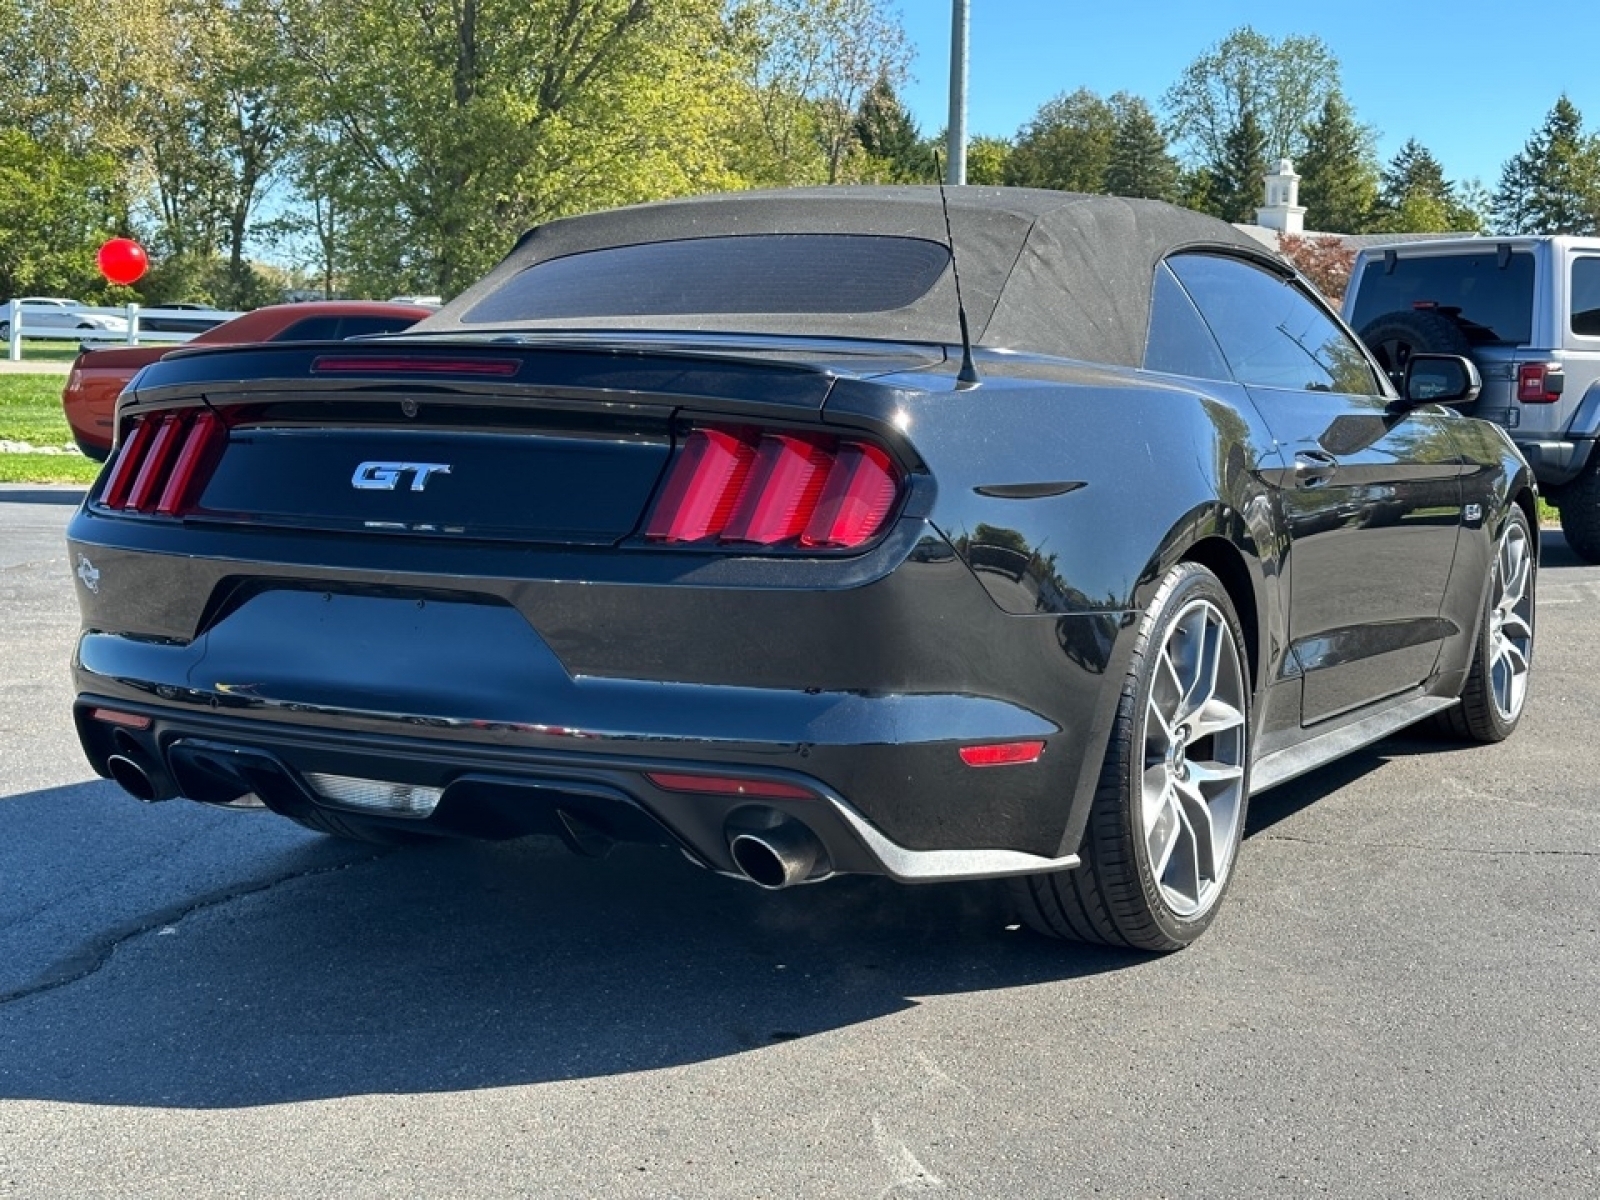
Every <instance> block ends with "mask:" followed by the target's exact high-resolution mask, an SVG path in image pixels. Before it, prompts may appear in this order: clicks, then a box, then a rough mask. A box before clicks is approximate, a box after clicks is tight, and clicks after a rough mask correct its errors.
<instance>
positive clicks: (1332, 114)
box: [1296, 92, 1378, 233]
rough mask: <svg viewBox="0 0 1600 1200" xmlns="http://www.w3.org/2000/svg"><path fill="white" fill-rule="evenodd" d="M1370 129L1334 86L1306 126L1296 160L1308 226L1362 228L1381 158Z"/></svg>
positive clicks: (1371, 204) (1345, 230)
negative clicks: (1304, 142)
mask: <svg viewBox="0 0 1600 1200" xmlns="http://www.w3.org/2000/svg"><path fill="white" fill-rule="evenodd" d="M1372 141H1373V138H1372V131H1371V130H1369V129H1367V128H1365V127H1363V126H1361V125H1358V124H1356V120H1355V114H1354V113H1353V112H1352V111H1351V109H1350V103H1349V101H1347V100H1346V99H1345V98H1344V96H1343V95H1342V94H1340V93H1339V92H1334V93H1332V94H1330V95H1329V96H1328V98H1327V99H1326V100H1325V101H1323V105H1322V112H1321V113H1320V114H1319V115H1318V117H1317V120H1316V121H1315V123H1313V124H1312V126H1311V128H1310V129H1309V130H1307V132H1306V148H1305V152H1304V153H1303V154H1302V155H1301V157H1300V161H1299V162H1298V163H1297V164H1296V165H1297V167H1298V168H1299V171H1300V203H1302V204H1304V205H1305V206H1306V218H1305V223H1306V228H1307V229H1318V230H1321V231H1323V232H1325V233H1360V232H1362V231H1363V230H1364V229H1366V228H1367V225H1368V223H1369V222H1370V221H1371V220H1372V210H1373V207H1374V206H1375V205H1376V204H1377V202H1378V162H1377V157H1376V155H1374V154H1373V151H1372Z"/></svg>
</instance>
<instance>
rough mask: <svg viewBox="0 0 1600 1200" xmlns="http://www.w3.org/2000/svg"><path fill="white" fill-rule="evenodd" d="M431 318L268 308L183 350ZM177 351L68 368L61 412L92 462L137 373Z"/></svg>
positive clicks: (407, 312)
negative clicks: (163, 356)
mask: <svg viewBox="0 0 1600 1200" xmlns="http://www.w3.org/2000/svg"><path fill="white" fill-rule="evenodd" d="M432 312H433V309H432V308H431V307H427V306H424V305H420V304H395V303H390V302H385V301H379V300H308V301H305V302H303V303H300V304H272V305H268V306H267V307H266V308H258V309H256V310H255V311H254V312H247V313H245V314H244V315H243V316H239V317H235V318H234V319H233V320H231V321H224V322H222V324H220V325H214V326H212V327H211V328H210V329H207V330H205V331H204V332H202V333H198V334H196V335H195V336H194V337H193V338H191V339H190V340H189V341H187V342H184V343H183V345H185V346H219V345H242V344H245V343H249V342H324V341H340V340H343V339H344V338H348V337H357V336H360V335H363V334H372V333H393V332H395V331H396V330H400V329H405V328H407V327H408V326H410V325H413V324H415V323H416V322H417V321H420V320H422V318H423V317H426V316H429V315H430V314H431V313H432ZM177 348H178V347H176V346H174V345H173V344H172V343H170V342H164V343H161V344H159V345H154V346H119V347H114V348H110V349H104V350H85V351H83V353H81V354H79V355H78V357H77V359H76V360H75V361H74V362H73V364H72V372H71V373H70V374H69V375H68V376H67V386H66V389H65V390H64V391H63V392H62V393H61V407H62V408H63V409H64V410H65V411H66V414H67V424H68V425H70V426H72V437H73V440H74V441H76V442H77V443H78V449H80V450H82V451H83V452H84V453H85V454H87V455H88V456H89V457H90V458H92V459H94V460H95V461H97V462H104V461H105V459H106V455H107V454H109V453H110V452H111V434H112V430H113V429H114V428H115V420H114V418H115V416H116V408H117V397H118V396H119V395H121V393H122V389H123V388H124V387H126V386H127V384H128V381H129V380H130V379H132V378H133V377H134V376H135V375H136V374H138V372H139V369H140V368H141V367H145V366H148V365H149V364H151V363H153V362H155V361H156V360H157V359H158V358H160V357H161V356H162V355H163V354H169V353H171V352H172V351H173V350H175V349H177Z"/></svg>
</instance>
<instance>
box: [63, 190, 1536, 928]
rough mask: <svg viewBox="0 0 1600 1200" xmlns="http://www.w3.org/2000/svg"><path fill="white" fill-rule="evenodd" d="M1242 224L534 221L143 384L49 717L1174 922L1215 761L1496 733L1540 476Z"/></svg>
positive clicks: (1215, 859) (1238, 797) (135, 785)
mask: <svg viewBox="0 0 1600 1200" xmlns="http://www.w3.org/2000/svg"><path fill="white" fill-rule="evenodd" d="M1477 385H1478V380H1477V376H1476V374H1475V372H1474V370H1473V368H1472V365H1471V364H1470V363H1469V362H1467V361H1466V360H1464V359H1459V358H1451V357H1446V356H1427V355H1418V356H1416V357H1414V358H1413V359H1412V360H1411V361H1410V363H1409V364H1408V366H1407V368H1406V373H1405V374H1404V375H1403V376H1402V377H1401V378H1399V379H1397V380H1393V381H1391V380H1390V379H1389V378H1387V377H1386V376H1385V375H1384V374H1383V372H1382V371H1381V370H1380V369H1379V368H1378V367H1376V366H1375V365H1374V363H1373V361H1372V359H1371V358H1370V357H1369V356H1368V354H1367V353H1366V351H1365V350H1364V349H1363V348H1362V347H1361V345H1360V343H1359V342H1357V340H1356V339H1355V338H1354V337H1352V336H1351V334H1350V332H1349V331H1348V330H1347V329H1346V328H1345V327H1344V326H1343V325H1341V324H1340V322H1339V320H1338V318H1337V317H1335V316H1334V315H1333V314H1332V313H1331V312H1330V311H1329V309H1328V307H1327V306H1326V305H1325V304H1324V303H1323V302H1322V301H1321V300H1320V299H1319V298H1318V297H1317V296H1316V295H1315V294H1314V293H1313V292H1312V291H1311V290H1310V289H1308V288H1307V286H1306V285H1305V283H1304V282H1303V281H1302V280H1300V279H1299V278H1297V277H1296V276H1295V275H1294V274H1293V272H1292V271H1291V270H1290V269H1288V268H1287V267H1285V266H1284V264H1283V263H1282V262H1280V261H1279V260H1278V259H1276V258H1274V257H1272V256H1270V255H1268V254H1267V253H1265V252H1264V251H1263V250H1262V249H1261V247H1260V246H1259V245H1258V244H1257V243H1255V242H1253V241H1252V240H1250V239H1248V238H1247V237H1245V236H1244V235H1242V234H1240V233H1238V232H1236V231H1235V230H1234V229H1232V228H1231V227H1230V226H1228V225H1225V224H1222V223H1220V222H1217V221H1214V220H1211V219H1210V218H1207V217H1202V216H1199V215H1197V214H1194V213H1190V212H1186V211H1183V210H1180V209H1175V208H1171V207H1168V206H1165V205H1162V204H1158V203H1153V202H1144V201H1133V200H1123V199H1116V198H1110V197H1091V196H1075V195H1064V194H1060V193H1054V192H1043V191H1020V190H1006V189H983V188H962V189H954V190H952V191H951V192H950V193H949V196H948V202H947V204H942V203H941V196H940V193H939V191H938V190H937V189H932V188H930V189H921V188H900V189H871V188H867V189H856V188H838V189H828V190H818V191H794V192H783V193H768V194H744V195H728V196H719V197H710V198H704V199H696V200H686V201H679V202H671V203H662V204H652V205H646V206H642V207H638V208H632V209H623V210H619V211H615V212H608V213H600V214H595V215H592V216H585V217H579V218H575V219H571V220H563V221H556V222H553V223H551V224H548V225H545V226H542V227H540V228H537V229H535V230H533V231H532V232H531V233H529V234H528V235H527V236H526V237H525V238H523V240H522V241H521V242H520V244H519V245H518V246H517V247H516V248H515V249H514V250H513V251H512V252H511V254H510V255H509V256H508V257H507V258H506V259H505V261H504V262H502V263H501V264H500V265H499V266H498V267H497V268H496V269H495V270H494V271H493V272H492V273H491V274H490V275H489V276H488V277H487V278H485V279H484V280H483V281H481V282H480V283H478V284H476V285H475V286H473V287H472V288H471V289H470V290H468V291H467V292H466V293H465V294H463V295H462V296H460V297H459V298H457V299H456V300H454V301H453V302H452V303H450V304H448V305H446V306H445V307H444V308H443V309H442V310H441V311H440V312H438V313H437V314H436V315H434V316H433V317H431V318H429V319H427V320H425V321H424V322H422V323H421V324H420V325H417V326H415V327H413V329H412V330H411V331H409V332H408V333H406V334H402V335H397V336H391V337H386V338H382V339H377V340H368V341H354V342H340V343H322V344H304V343H300V344H280V345H271V346H257V347H239V348H225V349H216V350H195V351H189V352H180V353H177V354H173V355H169V356H168V357H167V358H166V359H164V360H163V361H161V362H160V363H158V364H156V365H154V366H152V367H150V368H148V369H147V370H146V371H145V372H144V373H143V374H142V375H141V376H140V377H139V379H138V380H137V381H136V383H135V386H134V388H133V390H132V391H130V392H129V393H127V394H126V395H125V396H124V397H123V399H122V401H121V403H120V406H119V409H118V445H117V448H116V451H115V452H114V454H113V456H112V458H111V460H110V461H109V462H108V464H107V467H106V470H105V472H104V474H103V475H102V477H101V478H100V480H99V481H98V482H97V483H96V484H95V486H94V488H93V489H92V490H91V492H90V494H89V496H88V498H87V500H86V502H85V503H84V505H83V507H82V509H81V511H79V512H78V514H77V515H76V516H75V518H74V519H73V521H72V524H71V528H70V533H69V537H70V542H71V560H72V564H73V566H74V568H75V569H76V573H77V579H78V583H79V586H78V598H79V600H80V602H81V605H82V611H83V632H82V636H81V638H80V640H79V642H78V645H77V651H76V654H75V657H74V664H73V667H74V672H75V678H76V686H77V692H78V698H77V703H76V710H75V716H76V720H77V727H78V730H79V733H80V735H81V738H82V741H83V746H84V749H85V751H86V752H87V754H88V758H89V761H90V763H92V764H93V766H94V768H95V769H96V770H97V771H99V772H101V773H102V774H105V775H107V776H110V777H111V778H113V779H115V780H116V781H117V782H118V783H120V784H121V785H122V786H123V787H124V788H125V789H127V790H128V791H129V792H132V793H133V794H134V795H136V796H138V797H139V798H141V799H144V800H161V799H165V798H168V797H173V796H185V797H188V798H189V799H191V800H196V801H200V802H203V803H207V804H217V805H225V806H230V807H236V808H262V807H264V808H267V809H270V810H272V811H273V812H276V813H279V814H281V815H283V816H286V817H289V818H290V819H292V820H295V821H298V822H300V823H302V824H304V825H307V826H310V827H311V828H313V829H316V830H320V831H323V832H325V833H329V834H334V835H339V836H344V837H352V838H366V839H372V840H379V841H399V840H416V839H418V838H420V837H423V836H426V835H436V836H437V835H454V836H468V837H483V838H505V837H515V836H520V835H523V834H528V833H544V834H552V835H555V836H558V837H560V838H562V839H564V840H565V841H566V842H567V843H568V844H569V845H570V846H572V847H573V848H574V849H576V850H579V851H583V852H587V853H595V852H600V851H603V850H604V849H605V848H606V847H607V846H608V845H610V844H611V843H612V842H613V841H615V840H619V839H622V840H632V841H647V842H655V843H660V844H663V845H666V846H672V847H677V848H678V849H680V850H682V851H683V853H684V854H685V855H687V856H688V857H689V858H690V859H691V860H693V861H694V862H696V863H698V864H700V865H702V866H704V867H707V868H709V869H711V870H714V871H719V872H722V873H725V874H730V875H736V876H739V877H741V878H745V879H749V880H751V881H753V882H755V883H757V884H760V885H761V886H764V887H769V888H778V887H786V886H789V885H791V884H798V883H806V882H812V881H818V880H822V879H826V878H827V877H828V876H830V875H833V874H836V873H840V872H865V873H871V874H882V875H888V876H890V877H892V878H894V879H898V880H903V881H906V882H917V881H925V880H948V879H973V878H980V877H1009V878H1010V879H1012V880H1013V885H1012V886H1013V890H1014V892H1015V895H1016V898H1017V901H1018V903H1019V904H1020V905H1021V907H1022V910H1023V914H1024V916H1025V918H1026V920H1027V921H1028V922H1029V923H1030V924H1031V925H1033V926H1034V927H1035V928H1038V929H1040V930H1043V931H1045V932H1048V933H1052V934H1058V935H1061V936H1070V937H1077V938H1083V939H1089V940H1095V941H1102V942H1108V943H1113V944H1121V945H1131V946H1136V947H1143V948H1146V949H1150V950H1171V949H1176V948H1178V947H1180V946H1183V945H1186V944H1187V943H1189V942H1190V941H1192V940H1193V939H1194V938H1195V937H1197V936H1198V935H1199V934H1200V933H1201V931H1202V930H1203V929H1204V928H1205V927H1206V925H1207V924H1208V923H1209V922H1210V921H1211V919H1212V918H1213V916H1214V915H1215V914H1216V912H1217V909H1218V905H1219V903H1220V901H1221V898H1222V896H1223V894H1224V891H1225V889H1226V887H1227V885H1228V881H1229V878H1230V876H1231V874H1232V869H1233V866H1234V863H1235V860H1236V858H1237V855H1238V852H1239V845H1240V838H1241V833H1242V830H1243V828H1244V824H1245V808H1246V803H1247V801H1248V798H1249V796H1250V793H1251V792H1252V791H1260V790H1261V789H1263V788H1266V787H1270V786H1272V785H1274V784H1277V783H1281V782H1283V781H1284V780H1286V779H1289V778H1291V777H1293V776H1296V775H1298V774H1300V773H1302V772H1305V771H1309V770H1311V769H1312V768H1314V767H1317V766H1319V765H1320V764H1323V763H1326V762H1328V761H1329V760H1330V759H1332V758H1335V757H1336V756H1338V755H1342V754H1345V753H1348V752H1349V751H1351V750H1352V749H1355V748H1357V747H1359V746H1362V745H1364V744H1366V743H1369V742H1371V741H1373V740H1374V739H1377V738H1380V737H1382V736H1383V735H1385V734H1387V733H1390V732H1392V731H1394V730H1397V729H1400V728H1401V727H1403V726H1406V725H1410V724H1412V723H1414V722H1417V721H1421V720H1424V719H1431V720H1432V721H1433V723H1434V724H1435V725H1436V726H1439V727H1440V728H1441V729H1443V730H1444V731H1446V732H1453V733H1454V734H1455V735H1457V736H1459V737H1463V738H1468V739H1475V740H1478V741H1498V740H1500V739H1502V738H1504V737H1505V736H1507V735H1508V734H1509V733H1510V732H1511V731H1512V729H1513V728H1514V727H1515V726H1516V724H1517V720H1518V718H1519V716H1520V715H1521V712H1522V708H1523V703H1524V699H1525V697H1526V694H1527V686H1528V678H1529V674H1528V672H1529V663H1530V660H1531V654H1532V648H1533V602H1534V578H1535V571H1536V566H1537V541H1536V538H1535V534H1534V532H1533V529H1534V524H1533V522H1534V515H1535V507H1534V506H1535V494H1534V486H1533V483H1532V481H1531V478H1530V476H1529V473H1528V470H1527V467H1526V466H1525V464H1524V463H1523V462H1522V460H1521V459H1520V458H1519V456H1518V454H1517V451H1516V450H1515V449H1514V448H1513V447H1512V445H1511V444H1510V442H1509V441H1507V439H1506V438H1505V436H1504V435H1503V434H1502V433H1501V431H1500V429H1499V428H1498V427H1497V426H1494V425H1490V424H1484V423H1480V422H1478V421H1475V420H1472V419H1469V418H1467V417H1464V416H1462V415H1461V414H1460V413H1458V412H1457V411H1455V409H1454V407H1453V406H1459V405H1461V404H1463V403H1466V402H1469V401H1470V400H1471V399H1472V398H1473V396H1474V395H1475V394H1476V390H1477Z"/></svg>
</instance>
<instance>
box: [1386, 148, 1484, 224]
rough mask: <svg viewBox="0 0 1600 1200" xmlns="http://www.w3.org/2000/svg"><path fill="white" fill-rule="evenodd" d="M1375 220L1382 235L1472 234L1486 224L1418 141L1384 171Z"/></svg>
mask: <svg viewBox="0 0 1600 1200" xmlns="http://www.w3.org/2000/svg"><path fill="white" fill-rule="evenodd" d="M1375 217H1376V221H1375V226H1376V229H1377V231H1378V232H1380V233H1450V232H1459V233H1470V232H1474V231H1476V230H1478V229H1481V228H1482V224H1483V221H1482V218H1481V217H1480V216H1479V214H1478V213H1476V212H1475V211H1473V209H1472V208H1471V207H1469V206H1468V205H1467V204H1466V203H1464V202H1463V200H1462V198H1461V197H1460V196H1459V195H1458V194H1457V192H1456V187H1455V185H1454V184H1452V183H1451V182H1450V181H1449V180H1448V179H1446V178H1445V177H1444V168H1443V167H1442V166H1440V165H1439V160H1438V159H1436V158H1435V157H1434V156H1433V154H1432V153H1431V152H1430V151H1429V150H1428V149H1427V147H1425V146H1423V145H1422V144H1421V143H1420V142H1418V141H1417V140H1416V139H1415V138H1411V139H1409V140H1408V141H1407V142H1406V144H1405V145H1404V146H1402V147H1400V150H1399V152H1398V153H1396V155H1395V156H1394V158H1393V159H1391V160H1390V162H1389V165H1388V166H1386V167H1385V168H1384V169H1383V175H1382V178H1381V180H1380V182H1379V188H1378V205H1377V208H1376V210H1375Z"/></svg>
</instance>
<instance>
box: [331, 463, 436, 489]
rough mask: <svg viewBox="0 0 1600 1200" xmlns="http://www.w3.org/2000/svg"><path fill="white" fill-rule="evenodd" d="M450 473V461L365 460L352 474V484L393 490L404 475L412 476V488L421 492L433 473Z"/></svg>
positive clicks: (353, 485)
mask: <svg viewBox="0 0 1600 1200" xmlns="http://www.w3.org/2000/svg"><path fill="white" fill-rule="evenodd" d="M448 474H450V464H449V463H413V462H364V463H362V464H361V465H360V466H359V467H357V468H356V473H355V474H354V475H352V476H350V486H351V487H357V488H363V489H365V490H368V491H383V492H392V491H394V490H395V488H397V487H398V486H399V485H400V478H401V476H403V475H410V476H411V490H412V491H413V492H420V491H421V490H422V489H423V488H425V487H427V486H428V479H429V477H430V476H433V475H448Z"/></svg>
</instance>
